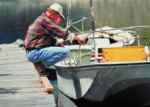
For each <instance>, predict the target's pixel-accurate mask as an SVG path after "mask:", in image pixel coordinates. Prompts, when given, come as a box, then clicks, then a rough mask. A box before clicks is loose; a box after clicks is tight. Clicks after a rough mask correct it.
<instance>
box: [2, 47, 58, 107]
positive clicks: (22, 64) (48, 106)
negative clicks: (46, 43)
mask: <svg viewBox="0 0 150 107" xmlns="http://www.w3.org/2000/svg"><path fill="white" fill-rule="evenodd" d="M0 107H55V101H54V96H53V94H51V95H50V94H47V93H45V92H44V89H43V87H42V85H41V84H40V81H39V77H38V74H37V73H36V71H35V69H34V67H33V65H32V63H30V62H29V61H28V60H27V59H26V57H25V51H24V50H23V49H22V48H19V47H18V46H17V45H16V44H3V45H0Z"/></svg>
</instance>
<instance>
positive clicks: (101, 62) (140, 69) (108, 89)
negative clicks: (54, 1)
mask: <svg viewBox="0 0 150 107" xmlns="http://www.w3.org/2000/svg"><path fill="white" fill-rule="evenodd" d="M107 42H108V41H107V40H105V38H104V39H103V38H101V39H98V40H97V41H96V43H97V45H96V50H95V52H94V56H92V55H91V52H92V46H91V45H84V46H79V45H75V46H67V47H68V48H70V50H71V53H72V54H71V56H70V57H69V58H68V59H66V60H64V61H61V62H59V63H57V64H56V69H57V79H58V80H57V81H58V89H59V91H60V93H61V95H64V97H67V98H71V99H73V100H78V99H86V100H88V101H96V102H103V101H105V100H106V99H108V98H109V97H111V96H115V95H117V94H118V93H121V92H124V91H126V89H127V90H128V89H129V88H133V89H136V88H137V86H139V88H141V87H143V86H144V87H146V86H145V85H144V84H146V85H150V72H149V71H150V50H149V47H148V46H142V45H140V46H135V45H134V46H131V45H129V46H123V45H121V46H116V45H113V46H112V45H111V44H107ZM98 43H102V45H99V44H98ZM140 86H141V87H140ZM137 90H138V89H137ZM145 90H147V89H145ZM142 92H144V90H143V91H142ZM145 95H146V94H145V93H144V94H143V95H141V96H140V97H141V98H142V97H144V96H145ZM129 96H130V95H129ZM126 97H127V96H126ZM131 97H132V96H131ZM59 100H60V99H59ZM61 100H62V98H61ZM134 100H135V99H134ZM147 100H149V101H150V97H149V96H148V99H146V100H145V101H147ZM131 102H134V101H131ZM135 102H137V100H135ZM139 103H140V104H145V102H144V101H142V102H139ZM136 104H138V103H136ZM68 105H69V104H68ZM69 106H70V105H69ZM69 106H67V105H65V107H69ZM74 106H75V107H76V106H77V105H74ZM74 106H73V107H74Z"/></svg>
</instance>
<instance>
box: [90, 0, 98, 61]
mask: <svg viewBox="0 0 150 107" xmlns="http://www.w3.org/2000/svg"><path fill="white" fill-rule="evenodd" d="M90 17H91V28H92V40H93V48H92V54H93V53H94V54H95V52H96V43H95V12H94V6H93V0H90ZM96 57H97V55H96V54H95V58H94V61H95V62H97V61H96Z"/></svg>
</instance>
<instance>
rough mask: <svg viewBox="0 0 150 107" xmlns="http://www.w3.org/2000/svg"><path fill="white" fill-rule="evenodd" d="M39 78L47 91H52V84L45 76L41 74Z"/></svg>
mask: <svg viewBox="0 0 150 107" xmlns="http://www.w3.org/2000/svg"><path fill="white" fill-rule="evenodd" d="M40 80H41V83H42V85H43V87H44V89H45V91H46V92H47V93H52V92H53V91H54V87H53V85H52V84H51V83H50V81H49V80H48V78H47V77H46V76H41V77H40Z"/></svg>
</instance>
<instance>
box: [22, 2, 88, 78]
mask: <svg viewBox="0 0 150 107" xmlns="http://www.w3.org/2000/svg"><path fill="white" fill-rule="evenodd" d="M63 21H64V15H63V7H62V6H61V5H60V4H58V3H54V4H52V5H51V6H49V8H48V9H47V10H46V11H45V12H43V13H42V14H41V15H40V16H39V17H38V18H37V19H36V20H35V21H34V22H33V23H32V24H31V25H30V26H29V28H28V31H27V34H26V36H25V41H24V46H25V49H26V52H27V54H26V56H27V58H28V60H29V61H31V62H32V63H33V64H34V66H35V68H36V70H37V71H38V73H39V75H40V77H45V76H47V73H49V72H51V69H47V68H48V67H49V66H51V65H54V64H55V63H57V62H58V61H61V60H63V59H64V58H66V57H68V56H69V52H70V51H69V49H67V48H65V47H62V46H63V42H64V41H69V42H73V41H75V42H77V43H80V44H82V43H85V40H86V38H82V37H80V36H74V35H70V34H69V33H68V32H67V31H65V30H63V29H62V28H61V27H60V25H61V24H62V23H63ZM55 76H56V75H50V77H51V78H56V77H55Z"/></svg>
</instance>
